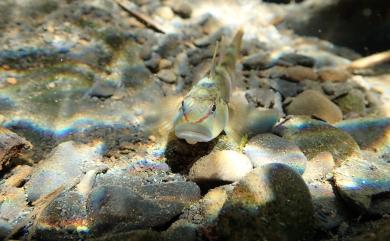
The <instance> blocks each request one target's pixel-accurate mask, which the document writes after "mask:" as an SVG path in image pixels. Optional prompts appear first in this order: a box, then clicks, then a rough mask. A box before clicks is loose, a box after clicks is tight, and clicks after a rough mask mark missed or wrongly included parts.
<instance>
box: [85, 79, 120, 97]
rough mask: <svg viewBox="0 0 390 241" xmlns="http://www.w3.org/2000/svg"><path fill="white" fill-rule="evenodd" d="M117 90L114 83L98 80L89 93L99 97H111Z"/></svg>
mask: <svg viewBox="0 0 390 241" xmlns="http://www.w3.org/2000/svg"><path fill="white" fill-rule="evenodd" d="M115 90H116V86H115V85H114V83H112V82H101V81H97V82H95V83H94V84H93V85H92V88H91V89H90V90H89V95H90V96H91V97H97V98H109V97H111V96H113V95H114V92H115Z"/></svg>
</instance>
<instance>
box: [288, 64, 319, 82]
mask: <svg viewBox="0 0 390 241" xmlns="http://www.w3.org/2000/svg"><path fill="white" fill-rule="evenodd" d="M284 76H285V77H286V78H288V79H291V80H293V81H303V80H305V79H309V80H316V79H317V78H318V76H317V73H316V72H315V71H314V69H312V68H308V67H304V66H291V67H287V68H286V70H285V73H284Z"/></svg>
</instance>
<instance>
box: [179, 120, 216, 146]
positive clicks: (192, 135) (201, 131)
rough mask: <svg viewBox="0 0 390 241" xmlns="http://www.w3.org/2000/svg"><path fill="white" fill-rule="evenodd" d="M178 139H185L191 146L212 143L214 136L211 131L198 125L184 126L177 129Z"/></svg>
mask: <svg viewBox="0 0 390 241" xmlns="http://www.w3.org/2000/svg"><path fill="white" fill-rule="evenodd" d="M175 135H176V136H177V138H180V139H185V140H186V141H187V142H188V143H189V144H195V143H197V142H208V141H211V140H212V139H213V138H212V135H211V132H210V131H209V129H207V128H205V127H203V126H198V125H187V124H182V125H178V126H176V127H175Z"/></svg>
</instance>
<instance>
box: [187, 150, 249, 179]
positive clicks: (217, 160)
mask: <svg viewBox="0 0 390 241" xmlns="http://www.w3.org/2000/svg"><path fill="white" fill-rule="evenodd" d="M251 170H252V164H251V162H250V161H249V159H248V157H246V156H245V155H244V154H241V153H239V152H236V151H231V150H223V151H215V152H212V153H210V154H208V155H207V156H204V157H202V158H200V159H199V160H197V161H196V162H195V163H194V165H193V166H192V167H191V169H190V171H189V174H188V176H189V179H190V180H193V181H195V182H208V181H226V182H235V181H238V180H240V179H241V178H242V177H244V176H245V175H246V174H247V173H249V172H250V171H251Z"/></svg>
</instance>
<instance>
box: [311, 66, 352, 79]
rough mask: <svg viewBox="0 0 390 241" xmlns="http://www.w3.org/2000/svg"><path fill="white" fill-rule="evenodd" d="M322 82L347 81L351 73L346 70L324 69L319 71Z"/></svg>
mask: <svg viewBox="0 0 390 241" xmlns="http://www.w3.org/2000/svg"><path fill="white" fill-rule="evenodd" d="M318 74H319V76H320V79H321V80H322V81H340V82H341V81H346V80H347V79H348V78H349V77H350V76H351V73H349V71H348V70H347V69H345V68H323V69H320V70H318Z"/></svg>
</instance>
